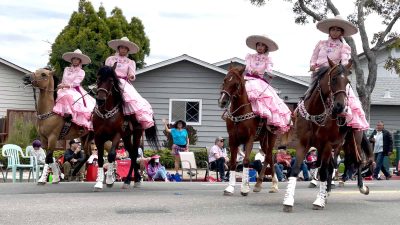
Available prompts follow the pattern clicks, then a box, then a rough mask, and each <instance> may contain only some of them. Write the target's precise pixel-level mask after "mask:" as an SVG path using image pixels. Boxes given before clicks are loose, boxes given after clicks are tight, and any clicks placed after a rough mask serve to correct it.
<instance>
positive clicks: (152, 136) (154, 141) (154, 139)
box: [144, 117, 161, 151]
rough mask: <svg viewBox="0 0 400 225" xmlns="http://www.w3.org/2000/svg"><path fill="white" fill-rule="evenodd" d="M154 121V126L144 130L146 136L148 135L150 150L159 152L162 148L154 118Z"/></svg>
mask: <svg viewBox="0 0 400 225" xmlns="http://www.w3.org/2000/svg"><path fill="white" fill-rule="evenodd" d="M153 121H154V126H152V127H150V128H147V129H146V130H144V134H145V135H146V140H147V143H148V144H149V145H150V148H151V149H153V150H157V151H158V150H160V149H161V147H160V142H159V140H158V130H157V125H156V123H155V119H154V117H153Z"/></svg>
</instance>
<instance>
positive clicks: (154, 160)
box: [147, 155, 169, 182]
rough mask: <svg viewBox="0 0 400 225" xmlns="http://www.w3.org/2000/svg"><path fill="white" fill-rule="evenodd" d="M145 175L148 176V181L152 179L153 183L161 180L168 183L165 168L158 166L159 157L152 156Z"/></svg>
mask: <svg viewBox="0 0 400 225" xmlns="http://www.w3.org/2000/svg"><path fill="white" fill-rule="evenodd" d="M147 175H148V176H149V179H152V180H153V181H155V180H159V179H162V180H164V181H165V182H168V181H169V180H168V178H167V171H166V170H165V167H164V166H162V165H161V164H160V156H159V155H153V156H152V157H151V159H150V161H149V164H148V165H147Z"/></svg>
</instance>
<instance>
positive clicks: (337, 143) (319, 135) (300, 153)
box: [283, 58, 370, 212]
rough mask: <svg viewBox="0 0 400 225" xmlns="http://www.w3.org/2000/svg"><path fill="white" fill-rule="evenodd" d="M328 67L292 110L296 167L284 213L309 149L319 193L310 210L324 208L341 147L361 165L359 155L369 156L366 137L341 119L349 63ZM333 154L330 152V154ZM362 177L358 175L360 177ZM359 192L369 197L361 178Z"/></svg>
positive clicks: (290, 205)
mask: <svg viewBox="0 0 400 225" xmlns="http://www.w3.org/2000/svg"><path fill="white" fill-rule="evenodd" d="M328 63H329V66H326V67H323V68H320V69H319V70H318V71H317V72H316V73H315V74H314V76H315V79H314V80H313V83H312V84H311V89H310V91H308V92H307V93H306V96H305V98H304V100H302V101H300V103H299V105H298V107H297V108H296V110H295V115H296V117H295V133H296V135H297V138H298V145H297V148H296V163H295V165H294V167H293V168H292V170H291V173H290V177H289V181H288V185H287V189H286V193H285V197H284V201H283V211H284V212H291V211H292V210H293V205H294V191H295V188H296V177H297V175H298V174H299V169H300V164H301V162H302V161H303V160H304V155H305V154H306V152H307V151H308V149H309V148H310V147H316V148H317V149H318V161H317V165H319V167H320V168H319V176H320V177H319V178H320V190H319V193H318V195H317V198H316V200H315V201H314V202H313V209H316V210H318V209H323V208H324V207H325V205H326V197H327V192H329V191H330V189H331V180H332V173H333V169H334V162H333V157H332V153H333V154H334V155H337V154H338V151H339V150H340V149H341V148H342V147H343V149H344V151H345V152H346V154H348V155H354V158H353V159H352V161H353V162H354V163H356V164H357V165H361V157H360V152H361V151H364V152H365V154H366V155H367V156H368V157H369V156H370V149H369V148H368V145H367V146H365V144H366V136H365V134H364V133H363V132H362V131H358V132H354V133H353V131H352V129H351V128H349V127H347V126H346V119H345V117H343V114H344V113H345V108H346V100H347V93H346V85H348V84H349V79H348V76H349V75H350V74H351V72H350V68H351V64H352V62H351V61H350V62H349V63H348V64H347V65H342V64H341V63H339V64H335V63H334V62H332V61H331V60H330V59H329V58H328ZM332 150H333V152H332ZM360 174H361V173H360ZM358 186H359V189H360V192H361V193H363V194H368V193H369V188H368V187H367V186H365V185H364V183H363V182H362V178H361V179H359V180H358Z"/></svg>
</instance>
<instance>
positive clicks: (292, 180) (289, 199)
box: [283, 177, 297, 206]
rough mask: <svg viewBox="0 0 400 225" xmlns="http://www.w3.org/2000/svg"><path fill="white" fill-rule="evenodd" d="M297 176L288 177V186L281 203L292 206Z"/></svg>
mask: <svg viewBox="0 0 400 225" xmlns="http://www.w3.org/2000/svg"><path fill="white" fill-rule="evenodd" d="M296 183H297V178H296V177H289V181H288V186H287V189H286V193H285V198H284V199H283V205H286V206H293V205H294V191H295V189H296Z"/></svg>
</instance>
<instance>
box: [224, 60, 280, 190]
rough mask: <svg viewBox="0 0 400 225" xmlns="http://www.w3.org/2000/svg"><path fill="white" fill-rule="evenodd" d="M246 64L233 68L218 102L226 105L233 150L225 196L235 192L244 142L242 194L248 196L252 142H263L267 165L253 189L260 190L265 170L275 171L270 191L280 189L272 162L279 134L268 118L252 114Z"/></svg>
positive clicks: (230, 145)
mask: <svg viewBox="0 0 400 225" xmlns="http://www.w3.org/2000/svg"><path fill="white" fill-rule="evenodd" d="M244 69H245V68H244V67H240V68H239V67H235V68H230V69H229V71H228V74H227V75H226V76H225V78H224V82H223V84H222V86H221V96H220V98H219V100H218V104H219V106H220V107H221V108H226V110H227V111H226V113H227V118H226V119H225V120H226V127H227V130H228V134H229V148H230V151H231V160H230V161H229V170H230V178H229V185H228V187H227V188H226V189H225V191H224V194H225V195H233V193H234V187H235V183H236V178H235V169H236V156H237V152H238V147H239V145H242V144H243V145H244V152H245V157H244V160H243V177H242V185H241V194H242V195H243V196H246V195H248V193H249V191H250V186H249V176H248V171H249V156H250V152H251V151H252V149H253V142H255V141H260V145H261V149H262V151H263V152H264V153H265V160H264V165H263V168H262V170H261V174H259V176H258V178H257V183H256V185H255V186H254V189H253V191H254V192H259V191H261V185H262V182H263V178H264V174H265V171H266V169H269V171H272V175H273V179H272V186H271V189H270V192H277V191H278V179H277V178H276V175H275V171H274V166H273V165H274V164H273V161H272V148H273V147H274V145H275V141H276V138H277V135H276V134H275V133H273V132H271V129H270V127H268V126H267V124H266V122H265V121H261V119H260V118H259V117H257V116H255V114H254V113H253V110H252V108H251V104H250V102H249V100H248V97H247V92H246V89H245V80H244V77H243V72H244Z"/></svg>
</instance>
